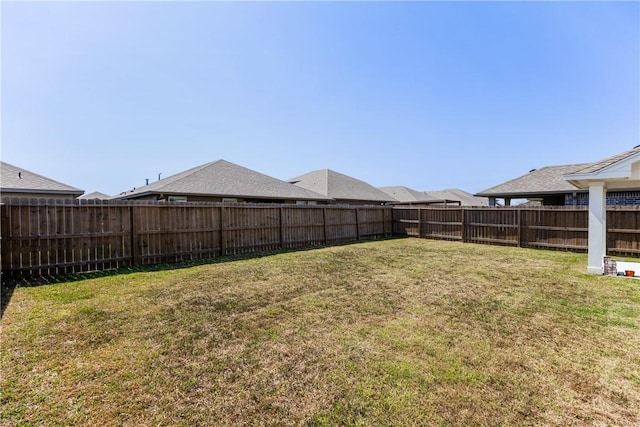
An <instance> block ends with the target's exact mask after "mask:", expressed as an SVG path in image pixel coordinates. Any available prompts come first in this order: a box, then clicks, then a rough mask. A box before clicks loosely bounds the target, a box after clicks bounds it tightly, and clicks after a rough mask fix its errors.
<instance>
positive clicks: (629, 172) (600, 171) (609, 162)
mask: <svg viewBox="0 0 640 427" xmlns="http://www.w3.org/2000/svg"><path fill="white" fill-rule="evenodd" d="M564 179H566V180H567V181H569V182H570V183H571V184H573V185H574V186H576V187H578V188H587V187H589V182H590V181H603V182H606V183H607V188H609V189H613V188H634V187H635V188H638V187H640V145H638V146H636V147H634V148H632V149H631V150H628V151H625V152H624V153H620V154H616V155H615V156H611V157H607V158H606V159H603V160H600V161H597V162H594V163H591V164H589V165H587V166H585V167H583V168H580V169H577V170H575V171H573V172H569V173H567V174H565V176H564Z"/></svg>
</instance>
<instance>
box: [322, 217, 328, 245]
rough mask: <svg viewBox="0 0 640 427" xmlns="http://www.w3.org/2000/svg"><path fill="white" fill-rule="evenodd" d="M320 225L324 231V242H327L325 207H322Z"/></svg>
mask: <svg viewBox="0 0 640 427" xmlns="http://www.w3.org/2000/svg"><path fill="white" fill-rule="evenodd" d="M322 226H323V233H324V244H325V245H326V244H327V243H328V241H327V208H322Z"/></svg>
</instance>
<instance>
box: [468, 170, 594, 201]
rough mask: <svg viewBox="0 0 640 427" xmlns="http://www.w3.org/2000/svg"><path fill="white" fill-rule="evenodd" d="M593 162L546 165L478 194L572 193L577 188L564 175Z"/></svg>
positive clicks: (485, 195)
mask: <svg viewBox="0 0 640 427" xmlns="http://www.w3.org/2000/svg"><path fill="white" fill-rule="evenodd" d="M589 165H591V163H581V164H575V165H561V166H546V167H543V168H540V169H535V170H533V171H531V172H529V173H528V174H526V175H522V176H519V177H518V178H514V179H512V180H510V181H507V182H504V183H502V184H499V185H496V186H495V187H491V188H488V189H486V190H484V191H481V192H479V193H477V194H476V196H481V197H502V196H516V197H517V196H527V195H531V196H533V195H539V194H549V193H570V192H573V191H575V190H576V188H575V187H574V186H573V185H571V184H570V183H569V182H567V181H566V180H565V179H564V177H563V176H564V175H565V174H568V173H573V172H575V171H577V170H579V169H582V168H585V167H587V166H589Z"/></svg>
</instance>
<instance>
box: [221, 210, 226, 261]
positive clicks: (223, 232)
mask: <svg viewBox="0 0 640 427" xmlns="http://www.w3.org/2000/svg"><path fill="white" fill-rule="evenodd" d="M224 212H225V209H224V206H222V205H220V256H225V255H226V254H227V230H226V221H225V217H224Z"/></svg>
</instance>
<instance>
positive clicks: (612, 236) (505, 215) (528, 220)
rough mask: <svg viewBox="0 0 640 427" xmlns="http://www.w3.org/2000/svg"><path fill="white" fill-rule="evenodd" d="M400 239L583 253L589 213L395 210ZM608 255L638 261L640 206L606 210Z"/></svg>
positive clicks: (395, 227) (561, 210)
mask: <svg viewBox="0 0 640 427" xmlns="http://www.w3.org/2000/svg"><path fill="white" fill-rule="evenodd" d="M393 232H394V234H395V235H400V236H414V237H422V238H430V239H444V240H458V241H461V242H473V243H487V244H494V245H507V246H518V247H525V248H538V249H561V250H570V251H578V252H586V251H587V248H588V243H589V241H588V235H589V212H588V210H587V208H573V207H571V208H558V207H554V208H550V207H543V208H467V207H463V208H434V207H425V208H415V207H398V208H395V209H394V210H393ZM607 252H608V253H609V254H612V255H624V256H640V206H634V207H611V208H608V209H607Z"/></svg>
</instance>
